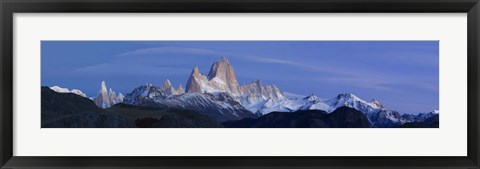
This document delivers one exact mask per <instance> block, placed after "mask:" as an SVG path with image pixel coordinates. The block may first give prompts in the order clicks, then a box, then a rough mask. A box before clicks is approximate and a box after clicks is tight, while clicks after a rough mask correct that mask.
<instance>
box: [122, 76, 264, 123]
mask: <svg viewBox="0 0 480 169" xmlns="http://www.w3.org/2000/svg"><path fill="white" fill-rule="evenodd" d="M124 103H125V104H131V105H138V106H151V107H161V108H177V109H186V110H192V111H196V112H199V113H201V114H204V115H207V116H209V117H212V118H214V119H216V120H217V121H220V122H223V121H228V120H240V119H243V118H254V117H256V116H255V115H254V114H253V113H251V112H250V111H248V110H246V109H245V108H244V107H243V106H242V105H240V104H239V103H238V102H236V101H235V100H234V99H233V98H232V96H231V95H230V94H228V93H215V94H210V93H183V94H179V95H170V94H168V93H166V92H165V90H164V88H160V87H157V86H154V85H153V84H150V83H147V84H146V85H144V86H140V87H137V88H135V89H134V90H133V91H132V92H131V93H128V94H127V95H126V96H125V100H124Z"/></svg>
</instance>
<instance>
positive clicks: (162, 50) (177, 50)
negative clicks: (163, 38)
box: [117, 46, 302, 66]
mask: <svg viewBox="0 0 480 169" xmlns="http://www.w3.org/2000/svg"><path fill="white" fill-rule="evenodd" d="M167 53H173V54H191V55H196V56H205V57H214V58H218V57H219V56H228V57H235V58H238V59H243V60H248V61H252V62H258V63H270V64H283V65H292V66H301V65H302V64H301V63H297V62H294V61H291V60H284V59H277V58H269V57H261V56H254V55H246V54H239V53H230V52H222V51H215V50H209V49H200V48H188V47H172V46H165V47H154V48H144V49H138V50H135V51H131V52H125V53H121V54H118V55H117V57H135V56H139V55H152V54H167Z"/></svg>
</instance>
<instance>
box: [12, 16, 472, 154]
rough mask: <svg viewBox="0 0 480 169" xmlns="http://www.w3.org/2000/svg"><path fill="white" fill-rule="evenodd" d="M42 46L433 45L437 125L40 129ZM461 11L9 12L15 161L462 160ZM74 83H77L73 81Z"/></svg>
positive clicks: (463, 22)
mask: <svg viewBox="0 0 480 169" xmlns="http://www.w3.org/2000/svg"><path fill="white" fill-rule="evenodd" d="M41 40H439V41H440V128H439V129H183V128H181V129H41V128H40V86H41V84H40V50H41V48H40V41H41ZM466 41H467V16H466V14H461V13H456V14H14V72H15V75H14V86H15V87H14V149H13V150H14V155H15V156H183V155H190V156H197V155H220V156H224V155H226V156H229V155H239V156H247V155H248V156H250V155H255V156H284V155H289V156H346V155H348V156H466V155H467V42H466ZM72 78H74V77H72Z"/></svg>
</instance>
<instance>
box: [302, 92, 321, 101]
mask: <svg viewBox="0 0 480 169" xmlns="http://www.w3.org/2000/svg"><path fill="white" fill-rule="evenodd" d="M303 100H306V101H309V102H312V101H320V98H318V97H317V96H316V95H315V94H313V93H312V94H310V95H308V96H307V97H304V98H303Z"/></svg>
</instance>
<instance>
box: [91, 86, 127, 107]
mask: <svg viewBox="0 0 480 169" xmlns="http://www.w3.org/2000/svg"><path fill="white" fill-rule="evenodd" d="M119 96H120V95H119ZM119 96H117V95H116V94H115V91H113V89H112V88H110V90H109V91H107V85H106V83H105V81H102V83H101V85H100V91H99V92H98V94H97V96H96V97H95V98H94V99H93V101H94V102H95V104H96V105H97V106H98V107H101V108H108V107H110V106H113V105H114V104H117V103H121V102H123V95H122V96H121V97H119Z"/></svg>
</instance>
